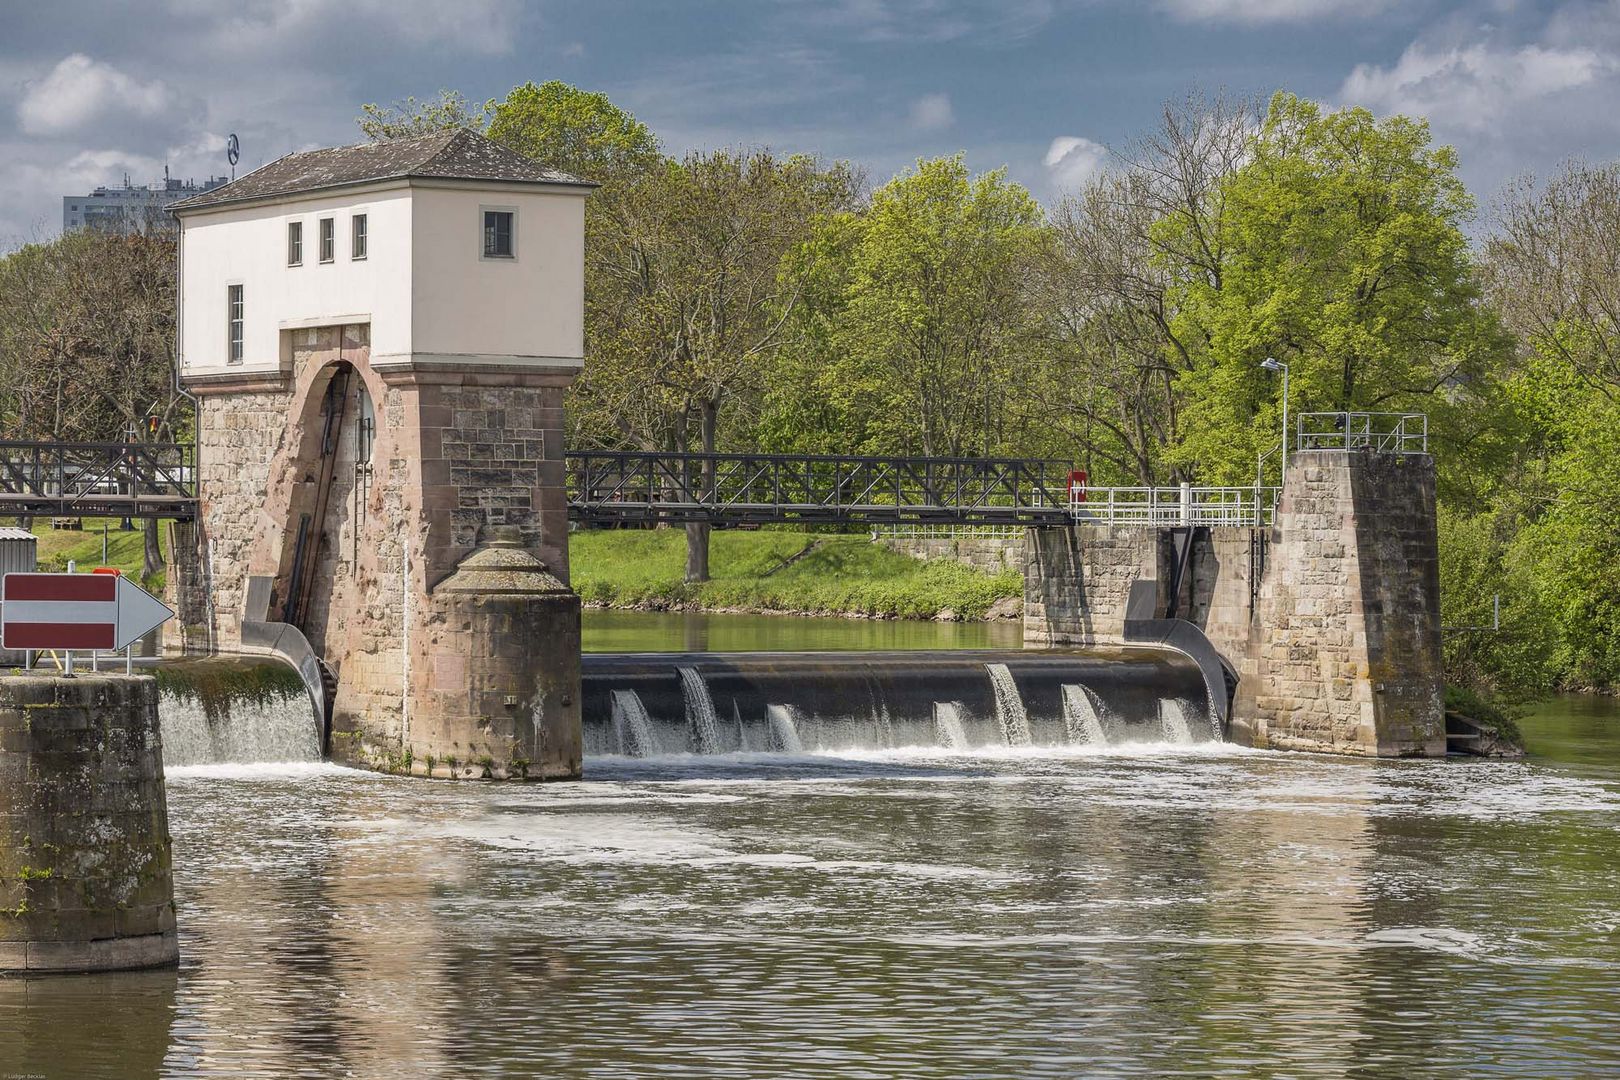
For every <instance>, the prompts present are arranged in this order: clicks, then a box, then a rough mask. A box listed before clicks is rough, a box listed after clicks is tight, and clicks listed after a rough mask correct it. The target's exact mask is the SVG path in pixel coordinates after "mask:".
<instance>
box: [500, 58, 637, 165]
mask: <svg viewBox="0 0 1620 1080" xmlns="http://www.w3.org/2000/svg"><path fill="white" fill-rule="evenodd" d="M484 109H485V113H486V114H487V115H488V117H489V127H488V129H487V130H486V132H485V134H487V135H488V136H489V137H490V138H491V139H494V140H495V141H496V142H498V143H501V144H503V145H505V146H509V147H511V148H512V149H513V150H516V151H517V152H518V153H520V154H527V155H528V156H529V157H532V158H534V159H535V160H536V161H543V162H545V163H546V164H547V165H551V166H553V167H555V168H558V169H562V170H563V171H565V172H571V173H574V174H575V175H576V176H582V177H584V178H586V179H587V180H594V181H596V182H597V183H599V184H603V185H605V186H606V185H610V184H613V183H615V182H618V181H629V180H634V179H635V178H637V177H638V176H640V175H642V174H644V173H646V172H648V171H649V170H651V169H653V168H655V167H656V166H657V165H658V164H659V163H660V162H661V160H662V155H661V153H660V151H659V147H658V140H657V138H655V137H654V136H653V133H652V132H651V131H650V130H649V129H648V128H647V125H646V124H643V123H642V122H641V121H639V120H637V119H636V118H635V117H634V116H631V115H630V114H629V113H627V112H625V111H624V110H623V109H621V108H619V107H618V106H617V105H615V104H613V102H612V101H610V100H608V96H607V95H606V94H601V93H595V92H593V91H589V90H581V89H579V88H578V87H576V86H570V85H568V84H567V83H565V82H559V81H558V80H556V79H552V80H551V81H549V82H545V83H541V84H539V85H538V86H537V85H535V84H534V83H532V82H527V83H524V84H523V85H522V86H518V87H514V88H513V89H512V92H511V93H509V94H507V95H506V99H505V100H504V101H490V102H489V103H487V104H486V105H485V106H484Z"/></svg>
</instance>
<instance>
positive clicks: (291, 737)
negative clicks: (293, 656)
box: [153, 658, 321, 769]
mask: <svg viewBox="0 0 1620 1080" xmlns="http://www.w3.org/2000/svg"><path fill="white" fill-rule="evenodd" d="M153 673H154V674H155V675H156V676H157V681H158V732H159V734H160V736H161V737H162V739H163V765H164V768H169V769H172V768H175V767H177V766H183V765H220V764H226V763H229V764H238V765H246V764H254V763H262V762H271V761H319V760H320V758H321V720H320V718H319V717H318V716H316V714H315V706H314V703H313V702H311V701H310V698H309V692H308V691H307V690H305V689H304V684H303V682H302V681H300V680H299V678H298V673H297V672H295V671H294V670H293V669H292V668H290V667H288V666H287V665H286V664H282V663H279V662H277V661H273V660H251V659H241V658H214V659H208V660H180V661H170V662H167V663H163V664H159V665H158V666H157V667H156V668H154V669H153Z"/></svg>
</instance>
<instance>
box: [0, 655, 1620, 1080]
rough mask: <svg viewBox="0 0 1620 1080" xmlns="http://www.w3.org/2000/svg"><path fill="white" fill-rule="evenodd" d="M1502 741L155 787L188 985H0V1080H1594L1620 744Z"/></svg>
mask: <svg viewBox="0 0 1620 1080" xmlns="http://www.w3.org/2000/svg"><path fill="white" fill-rule="evenodd" d="M818 632H819V631H818ZM1526 726H1527V728H1528V730H1529V732H1530V735H1531V740H1532V746H1533V748H1534V749H1535V750H1536V751H1537V754H1536V756H1535V757H1533V758H1532V759H1531V760H1529V761H1526V762H1511V763H1492V762H1480V761H1438V762H1425V761H1418V762H1374V761H1361V760H1347V759H1334V758H1325V757H1312V756H1305V755H1294V754H1280V753H1265V752H1253V751H1242V750H1238V749H1235V748H1232V747H1227V746H1222V745H1219V744H1194V745H1177V746H1169V745H1138V746H1130V747H1109V748H1106V749H1105V750H1086V749H1084V748H1067V749H1063V750H1054V749H1050V748H1043V747H1029V748H1016V749H1014V748H1005V747H1004V748H999V749H995V750H975V749H968V750H961V751H949V750H941V749H938V748H934V747H929V748H925V749H917V750H905V749H899V750H886V751H872V752H859V751H856V752H840V753H837V754H825V755H819V754H752V755H731V756H722V757H718V758H696V757H686V756H674V757H666V758H651V759H622V758H595V759H587V762H586V779H585V781H584V782H583V783H579V784H568V785H550V786H515V785H512V786H490V785H482V784H458V783H448V782H425V781H420V780H398V779H392V778H385V777H379V776H374V775H370V774H363V773H356V772H349V771H345V770H341V769H337V768H334V767H331V766H327V765H323V764H315V763H307V764H302V765H258V766H209V767H198V768H182V769H175V770H171V772H170V776H169V785H168V786H169V804H170V814H171V820H172V827H173V833H174V838H175V859H176V875H175V876H176V887H177V894H178V895H177V900H178V904H179V908H180V917H181V930H182V939H181V947H182V955H183V959H182V964H181V968H180V970H179V971H178V972H172V971H171V972H153V973H143V974H130V975H121V976H86V977H72V978H57V979H49V980H34V981H30V982H17V981H12V982H6V981H0V1077H4V1076H8V1075H15V1074H23V1075H35V1076H45V1077H58V1076H60V1077H139V1076H192V1075H207V1076H230V1077H255V1076H264V1077H296V1076H309V1077H462V1076H498V1075H499V1076H548V1077H693V1078H698V1077H702V1078H709V1077H812V1076H814V1077H827V1076H836V1077H851V1078H878V1077H922V1078H927V1077H940V1078H947V1077H950V1078H956V1077H1071V1076H1097V1075H1107V1076H1141V1077H1158V1076H1175V1075H1184V1076H1212V1075H1224V1076H1322V1077H1328V1076H1334V1077H1338V1076H1357V1077H1442V1076H1443V1077H1475V1076H1484V1075H1500V1076H1514V1077H1521V1076H1545V1077H1573V1076H1582V1077H1588V1076H1607V1075H1617V1074H1620V710H1617V709H1616V707H1615V705H1614V703H1613V702H1612V701H1595V700H1591V699H1563V700H1560V701H1555V702H1552V703H1550V704H1549V705H1547V706H1545V707H1544V708H1542V709H1541V710H1539V711H1538V714H1537V715H1536V716H1535V717H1533V718H1532V720H1531V721H1530V722H1529V723H1528V724H1527V725H1526Z"/></svg>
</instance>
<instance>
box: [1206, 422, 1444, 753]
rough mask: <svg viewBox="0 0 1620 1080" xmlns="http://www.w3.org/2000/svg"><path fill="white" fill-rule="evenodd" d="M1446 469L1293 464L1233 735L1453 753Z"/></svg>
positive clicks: (1305, 459)
mask: <svg viewBox="0 0 1620 1080" xmlns="http://www.w3.org/2000/svg"><path fill="white" fill-rule="evenodd" d="M1435 521H1436V519H1435V505H1434V461H1433V459H1432V458H1429V457H1428V456H1426V455H1388V454H1375V453H1370V452H1354V453H1345V452H1343V451H1325V450H1312V451H1302V452H1300V453H1298V454H1296V455H1294V457H1293V458H1292V459H1291V460H1290V461H1289V466H1288V476H1287V479H1286V482H1285V484H1284V487H1283V494H1282V501H1281V503H1280V505H1279V507H1278V512H1277V520H1276V522H1275V529H1274V532H1273V540H1272V545H1271V556H1270V559H1269V564H1268V566H1267V568H1266V573H1265V576H1264V579H1263V580H1262V582H1261V586H1260V595H1259V598H1258V601H1257V604H1256V610H1255V618H1254V622H1253V625H1252V626H1251V628H1250V637H1249V647H1248V649H1247V651H1246V655H1245V657H1244V662H1243V666H1242V669H1241V671H1240V680H1239V683H1238V693H1237V701H1236V705H1235V708H1234V712H1233V720H1232V738H1233V739H1234V741H1238V742H1244V743H1247V744H1249V745H1253V746H1262V747H1274V748H1279V749H1289V750H1316V751H1326V752H1332V753H1348V754H1367V755H1377V756H1382V757H1390V756H1416V755H1423V756H1439V755H1443V754H1444V753H1445V750H1446V738H1445V719H1444V714H1443V701H1442V690H1443V684H1442V674H1441V660H1440V600H1439V597H1440V585H1439V554H1438V540H1437V536H1436V528H1435Z"/></svg>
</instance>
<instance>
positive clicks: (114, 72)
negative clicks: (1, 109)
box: [17, 53, 172, 135]
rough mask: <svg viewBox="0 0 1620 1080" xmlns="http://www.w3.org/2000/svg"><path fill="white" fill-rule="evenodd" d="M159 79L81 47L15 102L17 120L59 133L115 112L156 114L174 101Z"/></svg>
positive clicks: (34, 130) (33, 129)
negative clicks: (86, 52)
mask: <svg viewBox="0 0 1620 1080" xmlns="http://www.w3.org/2000/svg"><path fill="white" fill-rule="evenodd" d="M171 98H172V96H171V95H170V93H169V90H168V88H167V87H166V86H164V85H163V83H162V82H161V81H159V80H156V79H154V80H152V81H151V82H141V81H140V80H138V79H135V78H132V77H131V76H129V75H126V74H125V73H124V72H122V71H119V70H118V69H117V68H115V67H113V66H112V65H111V64H104V63H102V62H100V61H99V60H92V59H91V58H90V57H88V56H85V55H84V54H83V53H73V54H72V55H71V56H67V57H64V58H63V59H62V61H61V62H60V63H58V64H57V65H56V67H54V68H52V69H51V72H50V74H49V75H46V76H45V77H44V78H43V79H41V80H39V81H38V82H35V83H31V84H30V85H29V86H28V89H27V91H26V92H25V93H24V94H23V98H22V101H21V102H19V103H18V105H17V120H18V122H19V123H20V124H21V125H22V129H23V131H25V132H27V133H28V134H30V135H61V134H64V133H67V132H71V131H75V130H77V129H79V128H82V127H84V126H86V125H88V124H91V123H93V122H100V121H105V120H107V119H111V118H117V117H140V118H142V119H152V118H154V117H157V116H160V115H162V113H163V112H164V111H165V110H166V109H168V108H169V107H170V105H171V103H172V100H171Z"/></svg>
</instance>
